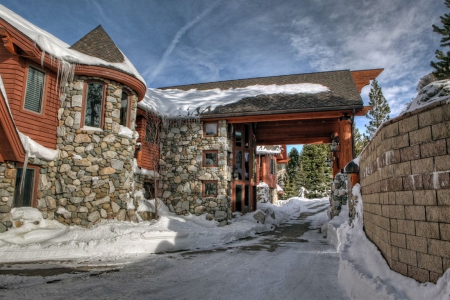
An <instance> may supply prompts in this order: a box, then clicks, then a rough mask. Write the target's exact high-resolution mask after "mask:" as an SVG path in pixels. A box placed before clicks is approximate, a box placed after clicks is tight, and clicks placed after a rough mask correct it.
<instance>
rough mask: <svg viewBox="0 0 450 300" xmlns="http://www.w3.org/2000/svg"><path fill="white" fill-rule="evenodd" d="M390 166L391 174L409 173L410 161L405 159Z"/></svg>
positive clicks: (398, 175)
mask: <svg viewBox="0 0 450 300" xmlns="http://www.w3.org/2000/svg"><path fill="white" fill-rule="evenodd" d="M413 162H414V161H413ZM392 166H393V171H394V174H393V175H394V176H395V177H400V176H406V175H411V162H409V161H405V162H403V163H398V164H395V165H392Z"/></svg>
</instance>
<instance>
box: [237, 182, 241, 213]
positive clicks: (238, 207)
mask: <svg viewBox="0 0 450 300" xmlns="http://www.w3.org/2000/svg"><path fill="white" fill-rule="evenodd" d="M236 211H242V185H240V184H237V185H236Z"/></svg>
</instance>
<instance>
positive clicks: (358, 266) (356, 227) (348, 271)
mask: <svg viewBox="0 0 450 300" xmlns="http://www.w3.org/2000/svg"><path fill="white" fill-rule="evenodd" d="M359 189H360V186H359V184H357V185H355V186H354V187H353V190H352V192H353V194H354V195H356V196H357V197H358V203H357V206H356V216H355V219H354V220H353V222H352V225H350V224H349V222H348V213H345V211H344V210H343V211H342V212H341V214H340V215H339V216H338V217H335V218H334V219H332V220H331V221H330V222H328V223H326V224H324V226H323V227H322V228H323V229H326V233H327V239H328V241H329V242H330V243H332V244H334V245H335V246H336V248H337V250H338V251H339V255H340V265H339V275H338V277H339V282H340V283H341V284H342V285H343V286H344V288H345V289H346V292H347V294H348V296H349V297H350V298H351V299H367V300H371V299H373V300H378V299H417V300H422V299H449V298H450V270H447V272H446V273H445V274H444V275H443V276H442V277H441V278H440V279H439V280H438V282H437V284H433V283H424V284H420V283H418V282H417V281H415V280H414V279H411V278H409V277H405V276H403V275H401V274H399V273H397V272H394V271H392V270H391V269H390V268H389V266H388V264H387V262H386V260H385V259H384V258H383V256H382V255H381V253H380V251H379V250H378V249H377V247H376V246H375V245H374V244H373V243H372V242H371V241H369V240H368V238H367V237H366V234H365V232H364V230H363V218H362V197H361V193H360V190H359ZM347 210H348V208H347Z"/></svg>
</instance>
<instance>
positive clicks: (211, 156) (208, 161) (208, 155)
mask: <svg viewBox="0 0 450 300" xmlns="http://www.w3.org/2000/svg"><path fill="white" fill-rule="evenodd" d="M202 165H203V167H217V166H219V151H217V150H203V163H202Z"/></svg>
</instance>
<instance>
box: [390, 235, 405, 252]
mask: <svg viewBox="0 0 450 300" xmlns="http://www.w3.org/2000/svg"><path fill="white" fill-rule="evenodd" d="M391 245H392V246H396V247H399V248H406V237H405V235H404V234H401V233H394V232H391Z"/></svg>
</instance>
